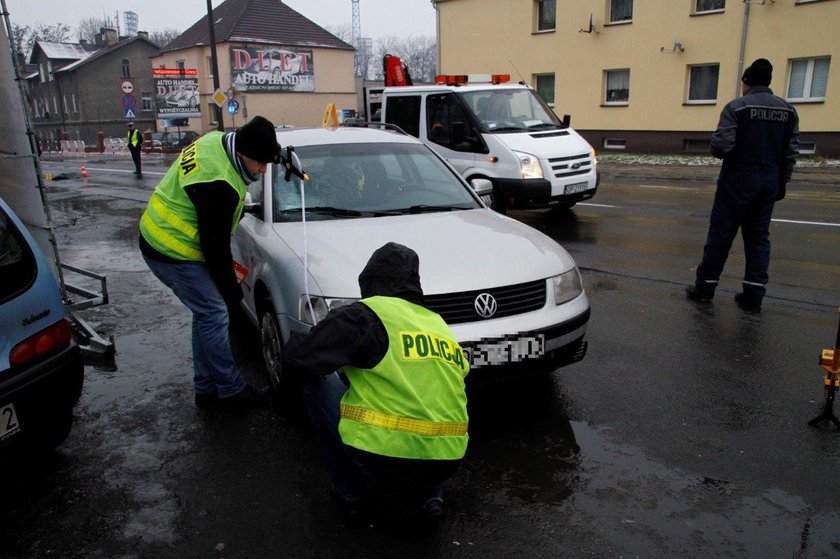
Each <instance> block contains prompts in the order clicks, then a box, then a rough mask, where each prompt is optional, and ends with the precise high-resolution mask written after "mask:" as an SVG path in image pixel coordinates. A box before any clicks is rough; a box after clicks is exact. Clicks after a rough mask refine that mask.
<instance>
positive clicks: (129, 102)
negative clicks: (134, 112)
mask: <svg viewBox="0 0 840 559" xmlns="http://www.w3.org/2000/svg"><path fill="white" fill-rule="evenodd" d="M136 104H137V99H135V98H134V97H133V96H131V95H123V98H122V106H123V107H125V108H126V109H133V108H134V105H136Z"/></svg>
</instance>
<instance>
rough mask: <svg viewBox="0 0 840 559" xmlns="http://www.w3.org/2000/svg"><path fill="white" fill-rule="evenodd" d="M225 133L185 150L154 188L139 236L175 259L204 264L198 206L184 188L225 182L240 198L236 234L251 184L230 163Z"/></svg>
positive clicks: (209, 135) (236, 215)
mask: <svg viewBox="0 0 840 559" xmlns="http://www.w3.org/2000/svg"><path fill="white" fill-rule="evenodd" d="M223 135H224V134H223V133H222V132H211V133H209V134H206V135H204V136H202V137H201V138H199V139H198V140H196V141H195V142H193V143H192V144H190V145H189V146H187V147H185V148H184V149H183V150H182V151H181V155H180V156H178V159H176V160H175V162H174V163H173V164H172V166H171V167H169V171H167V173H166V175H164V177H163V180H161V181H160V184H158V185H157V188H155V191H154V193H153V194H152V197H151V199H150V200H149V205H148V206H146V211H145V212H143V217H141V218H140V234H141V235H143V238H144V239H146V242H148V243H149V244H150V245H151V246H152V247H154V248H155V250H157V251H158V252H160V253H161V254H165V255H166V256H169V257H170V258H174V259H176V260H190V261H198V262H203V261H204V253H202V251H201V243H200V242H199V238H198V219H197V218H196V215H195V207H194V206H193V204H192V201H191V200H190V198H189V196H187V193H186V191H185V190H184V188H185V187H187V186H189V185H191V184H201V183H211V182H215V181H219V180H222V181H225V182H227V183H228V184H229V185H231V187H233V189H234V190H236V193H237V195H238V196H239V205H238V206H237V207H236V211H235V212H234V215H233V223H231V226H230V232H231V234H233V232H234V231H236V226H237V225H239V218H240V217H241V216H242V209H243V208H244V207H245V192H246V190H247V187H248V185H246V184H245V181H243V180H242V177H241V176H240V175H239V173H238V172H237V171H236V168H235V167H234V165H233V164H232V163H231V162H230V159H229V158H228V155H227V152H226V151H225V148H224V146H223V145H222V136H223Z"/></svg>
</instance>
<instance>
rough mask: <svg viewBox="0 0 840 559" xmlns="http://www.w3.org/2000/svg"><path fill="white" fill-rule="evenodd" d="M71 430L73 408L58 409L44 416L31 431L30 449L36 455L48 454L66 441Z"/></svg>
mask: <svg viewBox="0 0 840 559" xmlns="http://www.w3.org/2000/svg"><path fill="white" fill-rule="evenodd" d="M72 428H73V408H69V407H65V408H60V409H57V410H55V411H52V412H50V413H48V414H46V415H45V416H44V417H43V418H41V419H40V421H39V424H38V425H37V426H36V428H35V429H33V431H34V433H33V438H32V440H31V448H32V449H33V450H34V451H35V452H36V453H49V452H52V451H53V450H55V449H56V448H58V447H59V446H60V445H61V443H63V442H64V441H65V440H67V436H68V435H69V434H70V430H71V429H72Z"/></svg>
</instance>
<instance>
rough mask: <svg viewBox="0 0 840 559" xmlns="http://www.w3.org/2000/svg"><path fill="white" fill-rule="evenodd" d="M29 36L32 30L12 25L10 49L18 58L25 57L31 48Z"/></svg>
mask: <svg viewBox="0 0 840 559" xmlns="http://www.w3.org/2000/svg"><path fill="white" fill-rule="evenodd" d="M31 36H32V28H31V27H29V26H28V25H18V24H16V23H13V24H12V48H13V49H15V53H16V54H17V55H18V56H20V55H24V56H25V55H26V54H27V53H28V52H29V49H31V48H32V41H31V40H30V38H31Z"/></svg>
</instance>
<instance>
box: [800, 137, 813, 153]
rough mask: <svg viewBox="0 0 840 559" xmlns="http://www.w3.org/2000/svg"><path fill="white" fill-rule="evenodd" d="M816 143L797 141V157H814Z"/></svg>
mask: <svg viewBox="0 0 840 559" xmlns="http://www.w3.org/2000/svg"><path fill="white" fill-rule="evenodd" d="M816 154H817V142H803V141H801V140H800V141H799V155H816Z"/></svg>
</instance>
